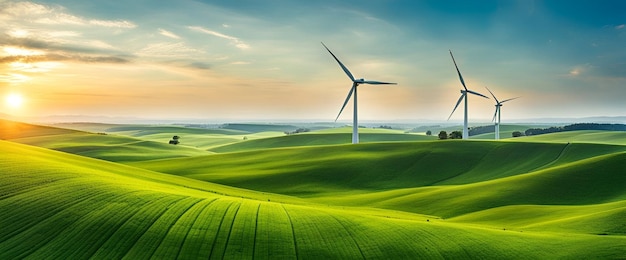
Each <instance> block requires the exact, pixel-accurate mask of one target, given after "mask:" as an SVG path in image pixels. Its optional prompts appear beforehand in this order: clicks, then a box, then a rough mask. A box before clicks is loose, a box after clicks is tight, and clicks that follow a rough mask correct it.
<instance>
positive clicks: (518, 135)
mask: <svg viewBox="0 0 626 260" xmlns="http://www.w3.org/2000/svg"><path fill="white" fill-rule="evenodd" d="M512 135H513V137H520V136H524V133H522V132H520V131H514V132H513V134H512Z"/></svg>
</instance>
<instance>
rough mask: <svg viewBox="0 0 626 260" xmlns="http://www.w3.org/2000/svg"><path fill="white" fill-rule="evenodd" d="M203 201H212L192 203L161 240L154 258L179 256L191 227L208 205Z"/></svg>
mask: <svg viewBox="0 0 626 260" xmlns="http://www.w3.org/2000/svg"><path fill="white" fill-rule="evenodd" d="M202 202H208V203H209V204H210V203H211V201H207V200H198V201H196V202H195V203H193V204H191V205H190V206H189V208H188V209H186V210H185V211H184V212H183V213H182V214H181V215H180V216H179V218H178V219H177V220H176V222H174V223H172V225H171V226H170V228H169V230H168V231H167V233H166V235H165V237H164V238H163V240H162V241H161V244H160V245H159V247H158V248H157V250H156V251H155V252H154V254H153V255H152V258H160V259H163V258H170V257H176V256H178V254H179V251H180V247H181V246H182V245H183V243H184V242H185V237H186V236H187V234H188V233H189V229H190V228H191V226H192V225H193V223H194V222H195V220H196V218H197V217H198V215H199V214H200V212H202V209H204V207H205V206H206V203H202Z"/></svg>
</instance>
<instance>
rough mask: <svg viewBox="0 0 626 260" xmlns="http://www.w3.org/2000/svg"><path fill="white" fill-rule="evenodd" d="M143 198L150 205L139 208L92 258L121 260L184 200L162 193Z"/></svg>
mask: <svg viewBox="0 0 626 260" xmlns="http://www.w3.org/2000/svg"><path fill="white" fill-rule="evenodd" d="M143 198H144V199H146V200H147V201H148V203H147V204H145V205H144V206H142V207H141V208H139V210H138V211H137V212H136V213H135V214H134V215H133V216H132V217H131V218H129V219H128V220H126V221H125V222H124V223H123V224H122V225H121V226H120V227H119V228H118V229H117V230H116V231H115V233H113V234H112V235H111V236H110V237H109V238H108V240H107V241H106V242H105V243H104V244H102V246H100V248H99V249H98V251H96V253H94V255H93V256H92V258H95V259H121V258H122V257H124V256H125V255H126V254H127V252H128V251H129V250H130V249H131V248H132V247H133V246H134V245H135V244H136V243H137V241H138V240H139V239H140V238H141V236H142V235H143V234H144V233H145V232H146V231H147V230H148V229H149V228H150V227H151V226H152V225H153V223H154V222H155V221H157V220H158V219H159V217H161V215H162V214H163V212H165V211H166V210H167V208H168V207H169V206H170V205H172V204H174V203H176V202H178V201H180V200H182V199H183V197H175V196H163V194H161V193H152V194H149V195H146V196H144V197H143Z"/></svg>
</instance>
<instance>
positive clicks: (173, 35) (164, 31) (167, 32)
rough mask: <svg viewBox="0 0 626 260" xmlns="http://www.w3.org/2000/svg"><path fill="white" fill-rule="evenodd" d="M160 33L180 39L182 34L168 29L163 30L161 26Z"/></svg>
mask: <svg viewBox="0 0 626 260" xmlns="http://www.w3.org/2000/svg"><path fill="white" fill-rule="evenodd" d="M159 34H161V35H163V36H165V37H169V38H172V39H177V40H178V39H180V36H178V35H176V34H174V33H173V32H170V31H167V30H163V29H161V28H159Z"/></svg>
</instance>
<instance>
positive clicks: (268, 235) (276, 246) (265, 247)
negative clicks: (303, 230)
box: [254, 202, 296, 259]
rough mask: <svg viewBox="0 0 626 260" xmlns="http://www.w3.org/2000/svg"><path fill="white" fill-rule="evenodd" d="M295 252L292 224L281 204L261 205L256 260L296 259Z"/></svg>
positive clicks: (257, 226) (255, 247)
mask: <svg viewBox="0 0 626 260" xmlns="http://www.w3.org/2000/svg"><path fill="white" fill-rule="evenodd" d="M295 251H296V249H295V247H294V244H293V231H292V229H291V223H290V222H289V219H288V217H287V214H286V213H285V211H284V209H283V207H282V206H281V204H279V203H272V202H261V203H259V207H258V209H257V223H256V231H255V240H254V258H258V259H287V258H290V259H293V258H295V257H296V254H295Z"/></svg>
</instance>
